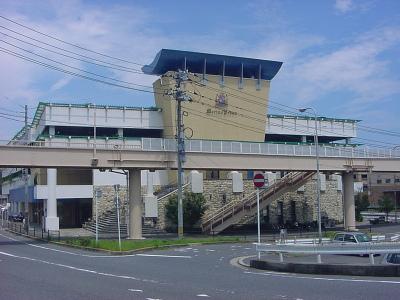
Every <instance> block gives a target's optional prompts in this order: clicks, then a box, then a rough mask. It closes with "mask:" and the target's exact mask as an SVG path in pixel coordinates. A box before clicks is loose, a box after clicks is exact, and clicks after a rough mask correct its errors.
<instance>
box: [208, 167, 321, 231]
mask: <svg viewBox="0 0 400 300" xmlns="http://www.w3.org/2000/svg"><path fill="white" fill-rule="evenodd" d="M313 173H314V172H290V173H288V174H286V175H285V176H284V177H282V178H281V179H278V180H276V181H275V182H274V184H272V185H271V186H269V187H268V188H267V189H265V190H262V191H261V193H260V203H261V202H263V201H264V200H265V199H268V198H270V197H272V196H274V195H275V194H276V193H278V192H280V191H281V190H283V189H284V188H289V187H292V186H293V185H296V184H297V183H298V182H300V181H303V180H304V179H305V178H308V177H310V176H311V175H312V174H313ZM256 197H257V192H256V191H254V192H252V193H251V194H250V195H248V196H247V197H245V198H243V199H242V200H241V201H240V202H230V203H228V204H227V205H225V206H223V207H221V208H220V209H219V210H217V211H216V212H214V213H211V216H210V217H207V218H206V220H205V221H204V222H203V223H202V230H203V231H205V230H206V229H208V228H209V229H210V231H212V228H213V226H216V225H217V226H218V225H220V224H222V223H224V219H225V220H226V219H228V218H231V217H233V216H234V215H236V214H237V213H238V212H241V211H244V210H249V209H251V208H252V207H253V206H255V205H256Z"/></svg>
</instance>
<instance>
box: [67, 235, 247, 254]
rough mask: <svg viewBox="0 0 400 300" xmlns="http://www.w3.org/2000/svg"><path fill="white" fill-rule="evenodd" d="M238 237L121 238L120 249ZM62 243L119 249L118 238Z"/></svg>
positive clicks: (84, 239)
mask: <svg viewBox="0 0 400 300" xmlns="http://www.w3.org/2000/svg"><path fill="white" fill-rule="evenodd" d="M240 240H241V238H239V237H204V238H203V237H201V238H183V239H145V240H121V250H122V251H129V250H137V249H143V248H154V249H157V248H164V247H168V246H173V245H188V244H210V243H220V242H239V241H240ZM63 243H65V244H67V245H73V246H81V247H89V248H98V249H104V250H110V251H119V245H118V240H99V242H98V243H97V244H96V240H95V239H89V238H75V239H67V240H64V241H63Z"/></svg>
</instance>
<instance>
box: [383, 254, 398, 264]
mask: <svg viewBox="0 0 400 300" xmlns="http://www.w3.org/2000/svg"><path fill="white" fill-rule="evenodd" d="M382 263H383V264H396V265H400V253H388V254H385V255H384V256H383V259H382Z"/></svg>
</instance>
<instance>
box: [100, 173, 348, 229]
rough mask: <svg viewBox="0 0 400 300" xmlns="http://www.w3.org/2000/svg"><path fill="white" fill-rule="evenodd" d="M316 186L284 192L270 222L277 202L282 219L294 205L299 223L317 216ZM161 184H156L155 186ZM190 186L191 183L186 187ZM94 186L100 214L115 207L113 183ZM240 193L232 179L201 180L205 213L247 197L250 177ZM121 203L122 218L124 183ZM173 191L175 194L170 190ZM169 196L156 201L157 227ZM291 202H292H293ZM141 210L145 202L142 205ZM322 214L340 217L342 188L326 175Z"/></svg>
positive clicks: (288, 219)
mask: <svg viewBox="0 0 400 300" xmlns="http://www.w3.org/2000/svg"><path fill="white" fill-rule="evenodd" d="M316 186H317V182H316V180H315V179H311V180H310V181H309V182H307V183H306V184H305V187H304V191H301V192H300V191H297V192H290V193H286V194H285V195H284V196H283V197H281V198H280V199H278V200H277V201H274V202H272V203H271V204H270V205H269V223H272V224H274V223H275V224H276V223H279V222H280V217H279V215H280V208H279V202H282V205H283V222H284V223H286V222H293V221H294V220H292V217H293V216H294V214H293V211H292V210H293V207H294V208H295V216H296V221H297V222H299V223H306V222H312V221H315V220H316V219H317V205H316ZM159 188H160V187H155V190H157V189H159ZM188 189H190V185H188V186H187V187H186V189H185V190H188ZM94 190H95V191H96V190H101V191H102V197H101V199H100V200H99V202H98V210H99V216H102V215H104V214H105V213H106V212H107V211H109V210H112V209H115V202H114V198H115V192H114V188H113V186H96V187H94ZM243 190H244V192H243V193H233V192H232V181H231V180H229V179H226V180H205V181H204V183H203V195H204V197H205V199H206V205H207V207H208V209H207V211H206V213H205V217H206V216H207V215H208V214H211V213H213V212H215V211H217V210H218V209H220V208H221V207H223V206H224V205H226V204H228V203H229V202H240V201H241V200H242V199H243V198H244V197H247V196H248V195H250V194H251V193H253V192H254V191H255V189H254V185H253V181H252V180H244V181H243ZM144 193H145V188H142V195H143V194H144ZM119 195H120V206H121V219H123V222H125V220H126V217H127V214H128V206H127V204H128V203H127V200H126V187H124V186H121V190H120V192H119ZM172 195H174V194H172ZM168 200H169V197H165V198H163V199H162V200H160V201H159V202H158V215H159V218H158V219H157V222H156V227H157V228H160V229H164V228H165V227H166V225H167V224H166V220H165V205H166V203H167V202H168ZM292 203H293V204H292ZM267 211H268V210H267V209H265V210H264V211H263V212H262V215H263V216H264V218H262V219H263V220H267V219H268V218H267ZM143 213H144V205H143ZM321 215H322V218H328V219H331V220H335V221H336V222H342V221H343V205H342V191H338V190H337V182H336V180H330V179H329V177H328V176H327V179H326V191H321ZM94 217H95V203H94V201H93V218H94ZM254 221H255V217H248V218H246V219H244V220H242V221H241V223H251V222H254Z"/></svg>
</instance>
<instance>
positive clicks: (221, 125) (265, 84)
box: [153, 72, 270, 142]
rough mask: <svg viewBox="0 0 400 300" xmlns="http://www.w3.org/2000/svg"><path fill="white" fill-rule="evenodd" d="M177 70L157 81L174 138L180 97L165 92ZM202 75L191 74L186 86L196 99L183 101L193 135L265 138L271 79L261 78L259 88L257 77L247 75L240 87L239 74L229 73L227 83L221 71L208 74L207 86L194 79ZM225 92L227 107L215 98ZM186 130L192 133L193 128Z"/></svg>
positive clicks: (158, 95)
mask: <svg viewBox="0 0 400 300" xmlns="http://www.w3.org/2000/svg"><path fill="white" fill-rule="evenodd" d="M174 74H175V72H168V73H166V74H165V76H163V78H162V79H158V80H157V81H156V82H154V84H153V87H154V91H155V92H156V105H157V107H159V108H162V111H163V122H164V136H165V137H166V138H174V137H175V131H176V127H175V126H176V101H175V100H174V98H173V96H170V95H165V94H164V93H163V92H164V91H168V90H170V89H173V88H174V85H175V80H174V79H173V77H174ZM201 76H202V75H198V76H194V75H189V78H190V80H189V81H188V82H186V83H185V86H184V90H185V91H187V94H188V95H189V96H191V97H192V100H193V101H191V102H184V103H183V104H182V110H183V111H186V112H187V113H188V115H187V116H185V117H184V125H185V127H189V128H191V129H192V130H193V136H192V138H193V139H207V140H235V141H253V142H264V136H265V126H266V113H267V105H268V95H269V84H270V83H269V81H267V80H261V85H260V89H257V80H256V79H243V88H242V89H240V91H239V90H238V83H239V78H238V77H225V79H224V80H225V83H224V86H221V85H220V84H219V82H220V80H221V76H218V75H207V78H208V81H207V82H206V85H205V86H199V85H197V84H195V83H193V82H191V80H192V81H196V82H200V77H201ZM194 93H196V94H197V95H194ZM221 93H224V94H225V96H226V99H227V105H226V106H224V107H218V106H216V101H215V100H216V98H217V96H218V95H220V94H221ZM185 133H186V134H187V135H188V134H190V130H189V131H186V132H185Z"/></svg>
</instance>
